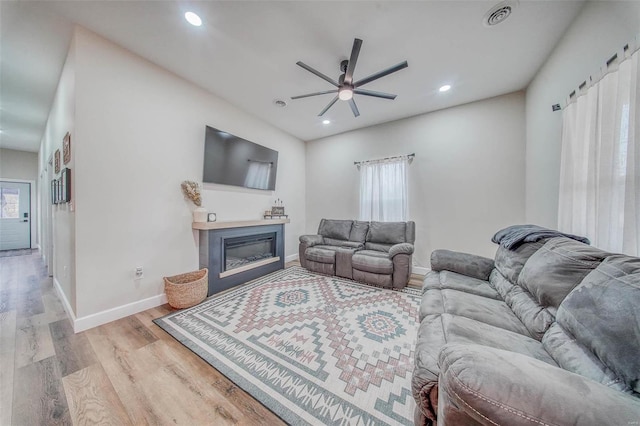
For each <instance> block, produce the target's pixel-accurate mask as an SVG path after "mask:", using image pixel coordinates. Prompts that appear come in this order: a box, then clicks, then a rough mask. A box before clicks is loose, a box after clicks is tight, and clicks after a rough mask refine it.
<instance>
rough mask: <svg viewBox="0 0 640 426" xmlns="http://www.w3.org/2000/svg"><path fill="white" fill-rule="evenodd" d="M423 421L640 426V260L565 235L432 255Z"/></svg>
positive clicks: (421, 389)
mask: <svg viewBox="0 0 640 426" xmlns="http://www.w3.org/2000/svg"><path fill="white" fill-rule="evenodd" d="M431 269H432V270H431V271H430V272H429V273H428V274H427V275H426V277H425V280H424V285H423V297H422V304H421V307H420V321H421V323H420V327H419V331H418V339H417V345H416V352H415V369H414V372H413V377H412V388H413V395H414V398H415V400H416V404H417V407H416V415H415V424H416V425H435V424H436V423H437V424H438V425H439V426H443V425H478V424H482V425H489V424H492V425H495V424H500V425H546V424H549V425H632V424H640V398H639V397H640V259H639V258H636V257H631V256H625V255H618V254H611V253H607V252H604V251H602V250H599V249H597V248H594V247H591V246H589V245H586V244H584V243H581V242H578V241H575V240H573V239H569V238H565V237H556V238H548V239H542V240H540V241H537V242H526V243H523V244H521V245H519V246H518V247H516V248H513V249H507V248H505V247H503V246H500V247H499V248H498V251H497V253H496V256H495V260H491V259H487V258H484V257H480V256H474V255H471V254H464V253H456V252H451V251H447V250H436V251H434V252H433V254H432V256H431Z"/></svg>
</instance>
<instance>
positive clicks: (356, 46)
mask: <svg viewBox="0 0 640 426" xmlns="http://www.w3.org/2000/svg"><path fill="white" fill-rule="evenodd" d="M361 46H362V40H360V39H359V38H356V39H354V40H353V48H352V49H351V56H350V57H349V64H348V65H347V71H346V72H345V74H344V82H345V83H347V84H351V83H352V82H353V70H355V69H356V62H358V55H359V54H360V47H361Z"/></svg>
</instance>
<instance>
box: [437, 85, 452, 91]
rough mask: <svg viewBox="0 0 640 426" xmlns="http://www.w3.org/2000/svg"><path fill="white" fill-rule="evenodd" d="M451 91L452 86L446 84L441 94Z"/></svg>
mask: <svg viewBox="0 0 640 426" xmlns="http://www.w3.org/2000/svg"><path fill="white" fill-rule="evenodd" d="M449 89H451V85H450V84H445V85H444V86H442V87H441V88H440V89H438V90H440V91H441V92H447V91H448V90H449Z"/></svg>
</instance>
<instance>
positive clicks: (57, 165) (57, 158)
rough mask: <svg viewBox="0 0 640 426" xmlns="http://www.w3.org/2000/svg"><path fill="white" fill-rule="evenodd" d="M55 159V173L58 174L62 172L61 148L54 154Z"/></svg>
mask: <svg viewBox="0 0 640 426" xmlns="http://www.w3.org/2000/svg"><path fill="white" fill-rule="evenodd" d="M53 160H54V164H55V169H54V170H55V173H56V174H58V173H60V150H59V149H56V152H55V154H53Z"/></svg>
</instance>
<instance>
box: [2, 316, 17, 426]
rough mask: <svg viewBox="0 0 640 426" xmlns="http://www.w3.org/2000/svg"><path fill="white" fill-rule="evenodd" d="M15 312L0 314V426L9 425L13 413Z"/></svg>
mask: <svg viewBox="0 0 640 426" xmlns="http://www.w3.org/2000/svg"><path fill="white" fill-rule="evenodd" d="M16 316H17V315H16V311H9V312H3V313H1V314H0V366H1V368H0V425H10V424H13V423H11V412H12V411H13V409H12V407H13V375H14V374H13V372H14V359H15V338H16Z"/></svg>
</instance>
